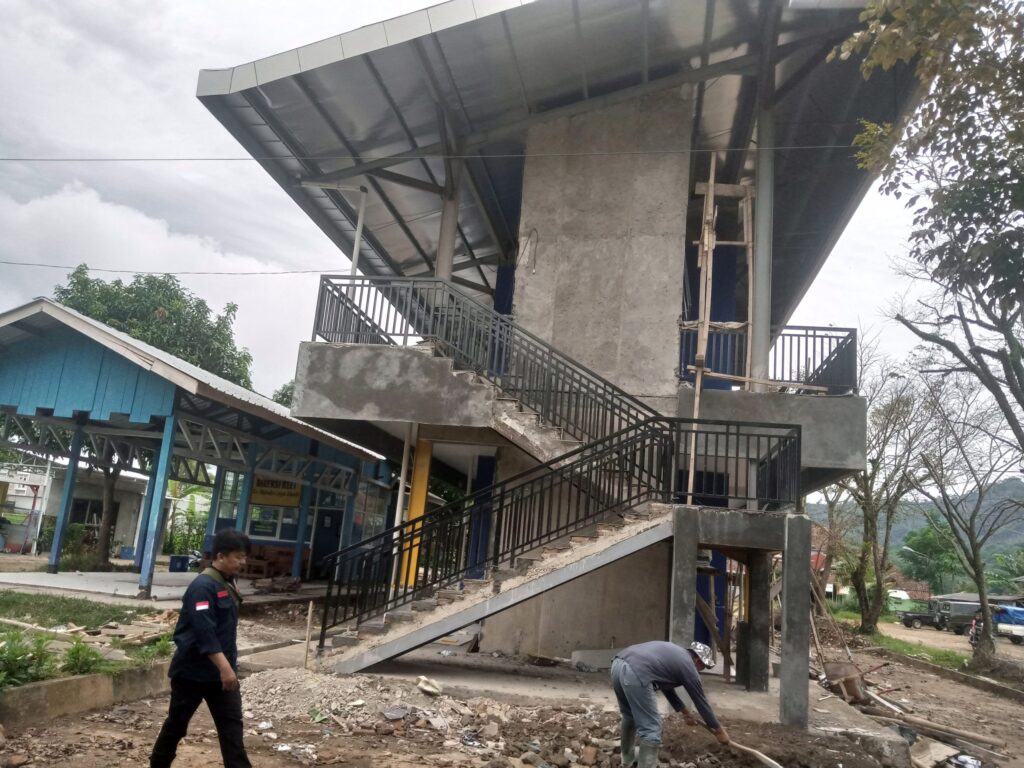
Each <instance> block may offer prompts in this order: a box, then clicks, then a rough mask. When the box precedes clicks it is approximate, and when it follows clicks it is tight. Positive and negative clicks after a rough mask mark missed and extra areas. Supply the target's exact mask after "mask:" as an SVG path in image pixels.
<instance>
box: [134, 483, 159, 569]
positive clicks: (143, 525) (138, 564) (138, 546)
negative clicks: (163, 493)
mask: <svg viewBox="0 0 1024 768" xmlns="http://www.w3.org/2000/svg"><path fill="white" fill-rule="evenodd" d="M153 486H154V482H153V478H152V476H150V478H149V480H148V481H146V495H145V496H143V497H142V506H141V507H139V535H138V536H136V537H135V560H134V562H133V563H132V570H133V571H134V572H135V573H141V572H142V554H143V552H144V551H145V549H146V536H147V535H148V532H149V508H150V506H151V505H152V504H153Z"/></svg>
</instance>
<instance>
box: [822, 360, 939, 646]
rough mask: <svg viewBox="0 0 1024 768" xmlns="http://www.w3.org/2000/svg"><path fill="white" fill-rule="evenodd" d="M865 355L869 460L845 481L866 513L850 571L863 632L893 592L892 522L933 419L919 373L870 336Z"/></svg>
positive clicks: (871, 630) (852, 497)
mask: <svg viewBox="0 0 1024 768" xmlns="http://www.w3.org/2000/svg"><path fill="white" fill-rule="evenodd" d="M860 355H861V360H860V369H861V377H860V379H861V381H862V382H864V385H863V387H862V391H863V394H864V396H865V398H866V399H867V402H868V432H867V466H866V467H865V469H864V471H863V472H858V473H857V474H856V475H854V476H853V477H851V478H848V479H846V480H844V481H842V483H841V485H842V487H843V489H844V490H845V491H846V492H847V494H849V497H850V500H851V501H852V502H853V503H854V504H855V505H856V507H857V509H858V511H859V513H860V518H861V542H860V547H859V548H858V549H857V552H856V555H855V557H854V565H853V568H852V570H851V573H850V583H851V586H852V587H853V589H854V592H855V593H856V595H857V602H858V605H859V607H860V616H861V623H860V626H859V627H858V632H862V633H864V634H874V632H875V631H876V630H877V628H878V619H879V617H880V616H881V615H882V611H883V610H884V609H885V606H886V601H887V598H888V589H887V587H888V580H889V575H890V571H891V569H892V561H891V556H892V529H893V525H894V524H895V523H896V520H897V519H898V518H899V516H900V515H901V513H902V512H903V506H902V505H903V501H904V499H906V498H907V496H908V495H909V494H910V492H911V491H912V490H913V487H914V486H913V478H914V476H915V474H917V473H919V472H920V471H921V466H920V451H921V449H922V447H923V445H924V443H925V442H926V441H927V439H928V430H929V424H928V419H927V418H926V413H925V409H924V406H923V398H922V393H921V388H920V384H919V381H918V378H917V377H910V376H907V375H906V374H905V373H904V372H903V371H902V370H901V369H900V368H899V367H898V366H896V365H895V364H894V363H893V362H892V361H891V360H888V359H887V358H885V357H881V356H879V355H878V354H877V345H876V344H874V343H872V342H870V341H868V342H865V343H864V344H862V346H861V350H860Z"/></svg>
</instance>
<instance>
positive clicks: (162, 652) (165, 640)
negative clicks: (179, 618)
mask: <svg viewBox="0 0 1024 768" xmlns="http://www.w3.org/2000/svg"><path fill="white" fill-rule="evenodd" d="M153 651H154V652H155V653H156V655H157V656H159V657H160V658H166V657H168V656H170V655H171V654H172V653H174V642H173V641H172V640H171V636H170V635H161V636H160V639H159V640H157V641H156V642H155V643H153Z"/></svg>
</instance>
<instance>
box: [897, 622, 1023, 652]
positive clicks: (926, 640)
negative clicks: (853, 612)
mask: <svg viewBox="0 0 1024 768" xmlns="http://www.w3.org/2000/svg"><path fill="white" fill-rule="evenodd" d="M878 630H879V631H880V632H881V633H882V634H884V635H888V636H889V637H895V638H898V639H900V640H906V641H907V642H908V643H923V644H924V645H930V646H931V647H932V648H941V649H942V650H946V651H959V652H960V653H963V654H966V655H968V656H969V655H970V654H971V644H970V643H969V642H968V641H967V635H954V634H953V633H952V632H948V631H946V632H940V631H938V630H937V629H934V628H933V627H922V628H921V629H909V628H907V627H904V626H903V625H902V624H895V623H892V622H885V623H882V624H879V625H878ZM996 653H997V654H998V655H1000V656H1006V657H1007V658H1011V659H1019V660H1020V661H1024V645H1014V644H1013V643H1011V642H1010V641H1009V640H1008V639H1007V638H1005V637H997V638H996Z"/></svg>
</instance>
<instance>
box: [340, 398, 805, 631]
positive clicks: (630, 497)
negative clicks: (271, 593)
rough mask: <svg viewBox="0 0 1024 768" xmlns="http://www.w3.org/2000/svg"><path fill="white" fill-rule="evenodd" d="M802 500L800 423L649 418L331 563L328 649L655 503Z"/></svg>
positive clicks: (766, 505)
mask: <svg viewBox="0 0 1024 768" xmlns="http://www.w3.org/2000/svg"><path fill="white" fill-rule="evenodd" d="M691 452H692V457H691ZM691 467H692V468H693V470H694V483H693V492H692V498H690V494H689V493H688V490H689V477H688V473H689V471H690V468H691ZM799 496H800V428H799V427H798V426H790V425H777V424H759V423H739V422H727V421H711V420H693V419H664V418H653V419H647V420H644V421H643V422H641V423H639V424H635V425H632V426H630V427H627V428H625V429H622V430H620V431H618V432H616V433H614V434H612V435H609V436H607V437H605V438H603V439H601V440H598V441H595V442H594V443H591V444H589V445H586V446H583V447H581V448H578V449H576V450H575V451H572V452H571V453H568V454H566V455H564V456H560V457H558V458H556V459H554V460H552V461H549V462H546V463H544V464H541V465H539V466H537V467H534V468H532V469H529V470H527V471H526V472H523V473H521V474H519V475H516V476H515V477H511V478H509V479H507V480H505V481H503V482H500V483H497V484H496V485H493V486H491V487H490V488H486V489H482V490H480V491H478V492H476V493H474V494H472V495H470V496H468V497H466V498H465V499H463V500H461V501H458V502H455V503H453V504H449V505H447V506H445V507H442V508H440V509H436V510H434V511H432V512H430V513H429V514H427V515H424V516H423V517H419V518H416V519H414V520H410V521H407V522H405V523H402V524H401V525H397V526H395V527H393V528H390V529H389V530H387V531H384V532H382V533H380V534H378V535H377V536H374V537H372V538H369V539H366V540H364V541H361V542H359V543H358V544H355V545H353V546H350V547H347V548H345V549H343V550H340V551H339V552H336V553H334V554H333V555H330V556H328V557H327V558H326V559H325V563H326V564H327V566H328V568H327V571H328V577H329V578H328V584H327V594H326V599H325V602H324V614H323V622H322V625H321V633H320V645H321V647H323V645H324V643H325V642H326V637H327V631H328V630H329V629H330V628H331V627H334V626H338V625H340V624H344V623H347V622H353V621H360V620H363V619H366V618H368V617H370V616H373V615H376V614H380V613H382V612H386V611H389V610H394V609H395V608H398V607H400V606H402V605H405V604H407V603H410V602H412V601H413V600H416V599H418V598H420V597H423V596H426V595H429V594H430V593H431V591H432V590H434V589H436V588H439V587H442V586H444V585H446V584H450V583H452V582H454V581H456V580H458V579H460V578H463V577H465V575H466V574H467V573H468V572H469V571H470V570H474V569H478V568H479V567H480V566H481V565H483V564H485V563H486V564H489V565H491V566H492V567H495V566H500V565H502V564H505V563H514V562H515V560H516V558H517V557H519V556H520V555H522V554H523V553H525V552H528V551H530V550H533V549H536V548H537V547H540V546H542V545H544V544H546V543H548V542H551V541H553V540H555V539H559V538H562V537H564V536H566V535H567V534H569V533H571V532H573V531H576V530H579V529H581V528H585V527H587V526H590V525H593V524H594V523H596V522H599V521H600V520H602V519H604V518H605V517H606V516H608V515H609V514H611V513H614V512H618V513H621V512H623V511H626V510H629V509H631V508H634V507H636V506H638V505H639V504H641V503H644V502H647V501H661V502H676V503H685V502H690V503H694V504H699V505H704V506H721V507H727V506H736V505H739V504H742V505H743V506H745V507H747V508H754V509H775V508H780V507H783V506H788V505H792V504H795V503H796V502H797V500H798V498H799ZM475 526H483V528H484V530H489V531H491V532H492V535H491V537H490V539H491V542H492V543H491V547H490V551H489V552H488V555H487V558H486V560H479V559H478V560H477V561H476V562H471V555H470V549H469V546H468V541H469V538H470V531H471V529H472V528H474V527H475Z"/></svg>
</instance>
